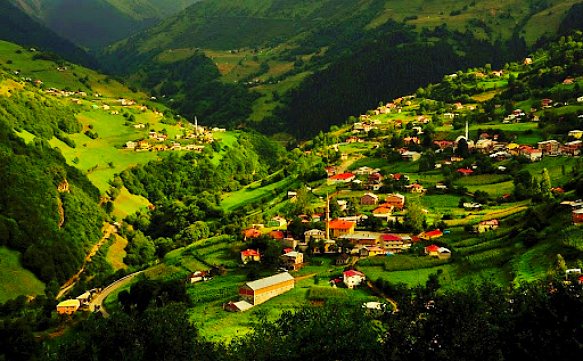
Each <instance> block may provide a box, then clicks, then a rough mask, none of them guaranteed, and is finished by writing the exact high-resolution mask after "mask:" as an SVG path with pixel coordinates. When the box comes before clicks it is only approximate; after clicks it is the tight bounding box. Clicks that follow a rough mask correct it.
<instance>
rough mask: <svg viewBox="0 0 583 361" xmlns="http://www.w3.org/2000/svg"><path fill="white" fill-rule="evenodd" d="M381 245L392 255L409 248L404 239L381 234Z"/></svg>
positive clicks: (408, 243)
mask: <svg viewBox="0 0 583 361" xmlns="http://www.w3.org/2000/svg"><path fill="white" fill-rule="evenodd" d="M381 245H382V246H383V247H384V248H385V249H386V250H387V251H388V252H392V253H399V252H401V251H402V250H403V249H405V248H408V247H410V246H411V243H410V242H405V239H404V238H403V237H401V236H399V235H396V234H383V235H382V236H381Z"/></svg>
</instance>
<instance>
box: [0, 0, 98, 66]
mask: <svg viewBox="0 0 583 361" xmlns="http://www.w3.org/2000/svg"><path fill="white" fill-rule="evenodd" d="M0 13H1V14H2V21H1V22H0V39H3V40H8V41H11V42H15V43H19V44H23V45H26V46H34V47H38V48H40V49H43V50H50V51H52V52H55V53H57V54H59V55H60V56H62V57H63V58H66V59H68V60H70V61H73V62H76V63H79V64H83V65H87V66H95V65H96V62H95V60H93V59H92V58H91V57H90V56H89V55H87V53H86V52H85V51H83V50H82V49H80V48H78V47H77V46H75V45H74V44H73V43H71V42H69V41H68V40H65V39H63V38H61V37H60V36H58V35H57V34H55V33H54V32H53V31H51V30H49V29H47V28H46V27H45V26H43V25H41V24H40V23H38V22H37V21H36V20H34V19H32V18H31V17H30V16H28V15H27V14H25V13H24V12H22V11H21V10H20V9H19V8H17V7H15V6H14V5H12V3H11V2H10V1H9V0H0Z"/></svg>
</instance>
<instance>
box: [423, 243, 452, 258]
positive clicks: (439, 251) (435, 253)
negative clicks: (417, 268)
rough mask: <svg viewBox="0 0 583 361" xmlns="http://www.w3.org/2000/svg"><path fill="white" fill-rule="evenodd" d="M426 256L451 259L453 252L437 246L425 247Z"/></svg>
mask: <svg viewBox="0 0 583 361" xmlns="http://www.w3.org/2000/svg"><path fill="white" fill-rule="evenodd" d="M425 254H426V255H428V256H430V257H439V258H449V257H451V251H450V250H449V249H447V248H445V247H439V246H437V245H435V244H432V245H431V246H427V247H425Z"/></svg>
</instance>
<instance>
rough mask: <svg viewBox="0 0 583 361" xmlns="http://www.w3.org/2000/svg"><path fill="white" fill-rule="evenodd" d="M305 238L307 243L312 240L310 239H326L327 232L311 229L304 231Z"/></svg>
mask: <svg viewBox="0 0 583 361" xmlns="http://www.w3.org/2000/svg"><path fill="white" fill-rule="evenodd" d="M304 238H305V243H306V244H307V243H308V242H310V239H313V240H314V241H318V240H320V239H325V238H326V232H325V231H321V230H319V229H311V230H309V231H305V232H304Z"/></svg>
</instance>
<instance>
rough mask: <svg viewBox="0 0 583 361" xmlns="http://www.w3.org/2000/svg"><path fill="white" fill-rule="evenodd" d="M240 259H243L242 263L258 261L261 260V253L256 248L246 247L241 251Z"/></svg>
mask: <svg viewBox="0 0 583 361" xmlns="http://www.w3.org/2000/svg"><path fill="white" fill-rule="evenodd" d="M241 261H243V263H244V264H246V263H247V262H259V261H261V255H260V254H259V251H257V250H254V249H246V250H244V251H241Z"/></svg>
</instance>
